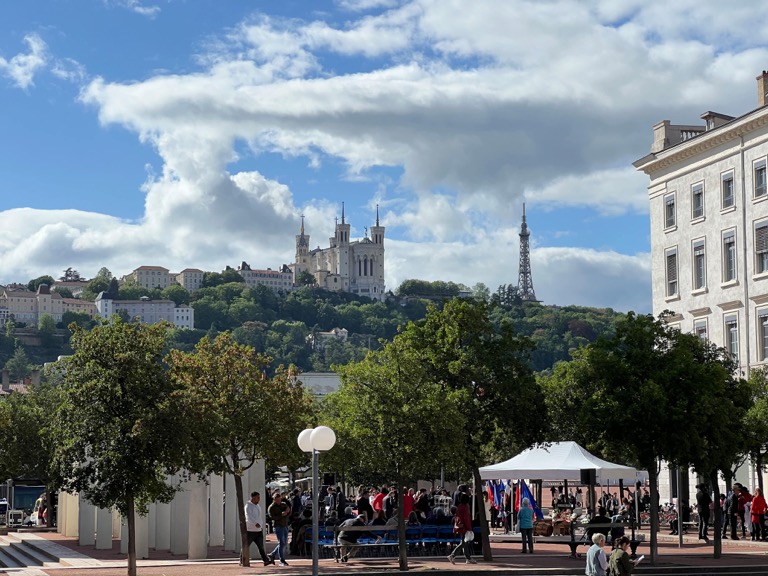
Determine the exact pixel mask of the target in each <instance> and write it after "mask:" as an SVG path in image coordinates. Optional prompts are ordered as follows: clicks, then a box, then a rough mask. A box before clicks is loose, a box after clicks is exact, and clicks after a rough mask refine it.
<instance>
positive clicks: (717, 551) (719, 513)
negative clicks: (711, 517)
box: [710, 470, 723, 559]
mask: <svg viewBox="0 0 768 576" xmlns="http://www.w3.org/2000/svg"><path fill="white" fill-rule="evenodd" d="M710 481H711V482H712V490H713V492H714V493H713V494H712V499H713V500H714V506H713V512H714V513H715V524H714V526H715V527H714V530H715V533H714V534H713V535H712V536H713V537H714V539H715V546H714V555H713V557H714V558H716V559H717V558H720V556H721V555H722V554H723V510H722V508H720V486H719V485H718V483H717V470H715V471H714V472H712V474H711V476H710Z"/></svg>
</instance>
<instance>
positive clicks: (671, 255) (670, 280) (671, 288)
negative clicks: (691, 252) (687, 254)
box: [666, 248, 677, 297]
mask: <svg viewBox="0 0 768 576" xmlns="http://www.w3.org/2000/svg"><path fill="white" fill-rule="evenodd" d="M666 257H667V258H666V259H667V297H670V296H677V248H672V249H671V250H668V251H667V253H666Z"/></svg>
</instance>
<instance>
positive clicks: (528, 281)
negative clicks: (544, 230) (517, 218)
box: [517, 204, 536, 302]
mask: <svg viewBox="0 0 768 576" xmlns="http://www.w3.org/2000/svg"><path fill="white" fill-rule="evenodd" d="M530 236H531V233H530V232H528V225H527V224H526V223H525V204H523V225H522V226H520V271H519V272H518V278H517V289H518V294H519V295H520V298H521V299H523V300H530V301H532V302H535V301H536V294H535V293H534V291H533V276H531V253H530V248H529V246H528V238H529V237H530Z"/></svg>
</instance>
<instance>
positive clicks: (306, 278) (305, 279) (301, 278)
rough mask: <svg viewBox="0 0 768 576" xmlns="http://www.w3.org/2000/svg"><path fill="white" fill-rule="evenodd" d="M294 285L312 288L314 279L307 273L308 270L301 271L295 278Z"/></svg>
mask: <svg viewBox="0 0 768 576" xmlns="http://www.w3.org/2000/svg"><path fill="white" fill-rule="evenodd" d="M296 284H298V285H299V286H314V285H315V277H314V276H313V275H312V274H311V273H310V272H309V270H302V271H301V273H300V274H299V275H298V276H297V277H296Z"/></svg>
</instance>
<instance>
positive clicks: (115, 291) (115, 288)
mask: <svg viewBox="0 0 768 576" xmlns="http://www.w3.org/2000/svg"><path fill="white" fill-rule="evenodd" d="M109 295H110V296H111V297H112V298H113V299H114V300H117V299H118V298H119V297H120V282H118V281H117V278H112V279H111V280H110V281H109Z"/></svg>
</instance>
